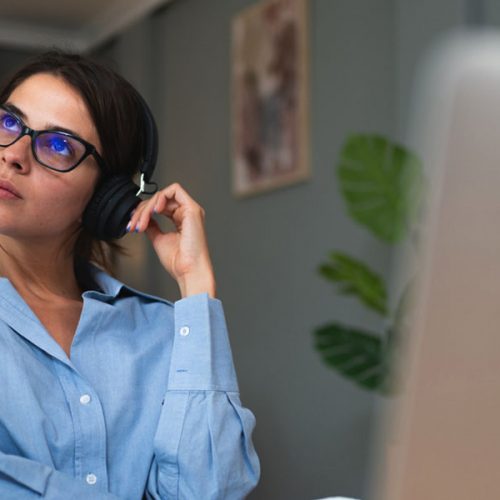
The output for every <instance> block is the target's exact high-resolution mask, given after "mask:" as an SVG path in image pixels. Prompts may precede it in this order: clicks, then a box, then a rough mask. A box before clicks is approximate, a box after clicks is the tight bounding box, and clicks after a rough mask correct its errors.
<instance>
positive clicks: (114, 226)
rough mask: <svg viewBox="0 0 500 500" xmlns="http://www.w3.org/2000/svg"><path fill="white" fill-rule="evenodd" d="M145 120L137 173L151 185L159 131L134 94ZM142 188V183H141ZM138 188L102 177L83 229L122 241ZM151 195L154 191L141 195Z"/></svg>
mask: <svg viewBox="0 0 500 500" xmlns="http://www.w3.org/2000/svg"><path fill="white" fill-rule="evenodd" d="M137 98H138V100H139V102H140V104H141V107H142V110H143V118H144V150H143V151H142V155H141V157H142V159H141V164H140V165H138V170H139V172H140V173H141V174H142V176H143V178H144V181H145V182H146V183H148V184H152V185H155V186H156V183H154V182H153V183H150V178H151V176H152V175H153V172H154V168H155V166H156V160H157V156H158V130H157V128H156V123H155V119H154V117H153V114H152V113H151V110H150V109H149V107H148V105H147V103H146V101H145V100H144V99H143V98H142V96H141V95H139V94H137ZM141 185H142V183H141ZM138 191H139V187H138V186H136V185H135V184H134V183H133V182H132V180H131V179H130V178H129V177H127V176H121V175H113V176H109V175H106V174H105V176H104V178H103V180H102V181H101V183H100V184H99V185H98V187H97V189H96V191H95V193H94V195H93V197H92V199H91V200H90V202H89V204H88V205H87V207H86V209H85V212H84V213H83V226H84V227H85V229H87V231H89V232H90V233H91V234H92V236H94V237H96V238H98V239H100V240H104V241H107V240H112V239H116V238H121V237H122V236H123V235H124V234H125V233H126V228H127V224H128V222H129V220H130V215H131V212H132V210H133V209H134V208H135V207H136V206H137V205H138V204H139V203H140V202H141V199H140V198H139V197H138V196H137V192H138ZM143 192H145V194H153V193H154V192H155V190H153V191H143Z"/></svg>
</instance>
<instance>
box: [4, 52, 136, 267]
mask: <svg viewBox="0 0 500 500" xmlns="http://www.w3.org/2000/svg"><path fill="white" fill-rule="evenodd" d="M38 73H48V74H51V75H54V76H58V77H61V78H63V79H64V80H65V81H66V82H67V83H68V84H70V85H71V86H72V87H73V88H74V89H75V90H77V91H78V92H79V94H80V95H81V97H82V98H83V100H84V102H85V104H86V105H87V108H88V110H89V113H90V116H91V117H92V120H93V122H94V125H95V127H96V130H97V133H98V135H99V139H100V142H101V146H102V152H101V156H102V157H103V159H104V162H105V163H106V166H107V169H108V170H109V173H111V174H121V175H129V176H130V177H131V178H132V177H133V175H134V174H136V173H137V168H138V165H139V164H140V160H141V155H142V151H143V142H144V118H143V112H142V105H141V101H140V96H139V95H138V93H137V91H136V90H135V89H134V87H133V86H132V85H131V84H130V83H129V82H128V81H127V80H125V79H124V78H123V77H122V76H120V75H119V74H118V73H116V72H115V71H113V70H112V69H110V68H108V67H106V66H103V65H102V64H100V63H98V62H96V61H94V60H93V59H91V58H90V57H86V56H82V55H80V54H73V53H69V52H64V51H60V50H51V51H49V52H44V53H42V54H40V55H37V56H35V57H34V58H32V59H30V60H29V61H28V63H27V64H25V65H24V66H23V67H21V68H20V69H18V70H17V71H16V72H15V73H14V74H13V75H12V76H11V77H10V78H9V79H8V80H7V81H6V82H5V83H4V85H3V86H2V87H1V88H0V103H4V102H5V101H6V100H7V99H8V98H9V96H10V95H11V94H12V92H13V91H14V90H15V89H16V87H18V86H19V85H20V84H21V83H22V82H23V81H24V80H26V79H27V78H29V77H30V76H33V75H35V74H38ZM113 250H115V251H116V250H117V251H120V250H121V247H120V246H119V245H118V244H117V243H116V241H111V242H106V243H105V242H103V241H100V240H98V239H96V238H94V237H93V236H92V235H91V234H90V233H89V232H88V231H86V230H85V228H83V227H82V230H81V232H80V234H79V235H78V238H77V241H76V243H75V248H74V253H75V257H79V258H83V259H85V260H91V261H93V262H95V263H96V264H98V265H100V266H102V267H104V268H105V269H107V270H108V271H109V270H111V265H112V253H113Z"/></svg>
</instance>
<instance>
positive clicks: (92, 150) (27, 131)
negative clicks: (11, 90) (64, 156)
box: [0, 106, 107, 173]
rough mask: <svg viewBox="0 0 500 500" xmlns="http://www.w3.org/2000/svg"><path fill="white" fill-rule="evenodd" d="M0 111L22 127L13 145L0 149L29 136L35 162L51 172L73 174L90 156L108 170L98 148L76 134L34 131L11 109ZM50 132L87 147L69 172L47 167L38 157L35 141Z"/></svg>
mask: <svg viewBox="0 0 500 500" xmlns="http://www.w3.org/2000/svg"><path fill="white" fill-rule="evenodd" d="M0 109H2V110H3V111H6V112H7V113H9V114H10V115H12V116H13V117H14V118H15V119H16V120H17V121H18V122H19V124H20V125H21V132H20V134H19V135H18V136H17V137H16V138H15V139H14V140H13V141H12V142H11V143H9V144H0V147H2V148H6V147H9V146H12V144H15V143H16V142H17V141H18V140H19V139H21V137H24V136H25V135H29V136H30V138H31V152H32V153H33V158H35V160H36V161H37V162H38V163H40V165H43V166H44V167H46V168H49V169H50V170H54V171H55V172H61V173H66V172H71V171H72V170H74V169H75V168H76V167H78V165H80V163H82V161H83V160H85V158H87V157H88V156H90V155H92V156H93V157H94V158H95V159H96V161H97V164H98V165H99V167H100V168H102V169H103V170H104V171H106V170H107V168H106V163H105V162H104V159H103V158H102V156H101V155H100V154H99V153H98V152H97V149H96V147H95V146H94V145H93V144H90V142H87V141H86V140H84V139H82V138H81V137H78V136H77V135H75V134H71V133H70V132H64V131H62V130H58V129H56V128H54V129H46V130H34V129H32V128H30V127H28V125H26V124H25V123H24V122H23V120H22V119H21V118H19V116H17V114H16V113H14V111H12V110H11V109H9V108H7V107H5V106H0ZM48 132H50V133H57V134H61V135H63V136H66V137H71V138H72V139H74V140H76V141H78V142H79V143H80V144H82V145H83V146H85V152H84V154H83V156H82V157H81V158H80V160H78V162H77V163H76V164H75V165H73V166H72V167H71V168H68V169H67V170H60V169H58V168H54V167H51V166H50V165H47V164H46V163H44V162H43V161H41V160H40V159H39V158H38V156H37V154H36V149H35V140H36V138H37V137H38V136H39V135H40V134H45V133H48Z"/></svg>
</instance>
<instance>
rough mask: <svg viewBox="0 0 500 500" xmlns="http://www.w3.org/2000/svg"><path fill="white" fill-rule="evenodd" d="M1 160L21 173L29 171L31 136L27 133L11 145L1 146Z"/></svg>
mask: <svg viewBox="0 0 500 500" xmlns="http://www.w3.org/2000/svg"><path fill="white" fill-rule="evenodd" d="M0 160H1V161H2V163H5V164H7V165H8V166H10V167H14V168H15V169H16V170H17V171H18V172H19V173H27V172H28V171H29V169H30V165H31V137H30V136H29V135H25V136H24V137H21V138H20V139H18V140H17V141H16V142H15V143H14V144H11V145H10V146H3V147H0Z"/></svg>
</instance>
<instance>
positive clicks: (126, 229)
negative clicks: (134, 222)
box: [125, 222, 131, 233]
mask: <svg viewBox="0 0 500 500" xmlns="http://www.w3.org/2000/svg"><path fill="white" fill-rule="evenodd" d="M130 224H131V223H130V222H129V223H128V224H127V227H126V228H125V231H127V233H128V232H129V231H130Z"/></svg>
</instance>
